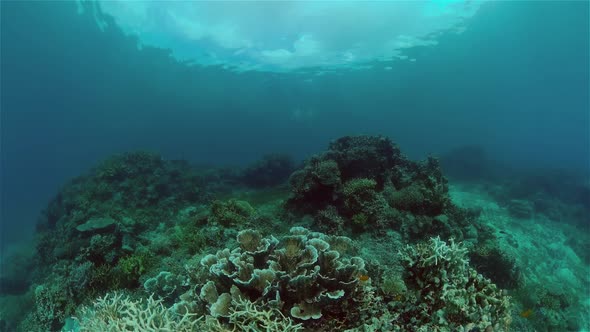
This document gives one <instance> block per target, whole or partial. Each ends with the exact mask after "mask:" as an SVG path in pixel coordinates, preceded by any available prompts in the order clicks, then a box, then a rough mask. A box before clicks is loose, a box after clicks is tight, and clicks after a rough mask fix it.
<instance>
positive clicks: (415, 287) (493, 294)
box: [397, 237, 512, 331]
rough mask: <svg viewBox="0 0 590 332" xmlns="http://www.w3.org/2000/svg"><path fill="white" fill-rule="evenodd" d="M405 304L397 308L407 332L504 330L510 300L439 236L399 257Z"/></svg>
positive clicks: (462, 250)
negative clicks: (406, 293)
mask: <svg viewBox="0 0 590 332" xmlns="http://www.w3.org/2000/svg"><path fill="white" fill-rule="evenodd" d="M400 254H401V256H402V261H403V262H404V266H405V267H406V271H407V273H408V274H407V278H406V285H408V288H409V290H410V291H411V293H409V294H412V295H411V296H408V298H413V299H412V300H410V301H407V302H405V303H401V304H400V305H399V309H398V310H400V312H401V314H400V319H401V321H398V322H397V324H403V325H402V326H404V327H405V328H406V329H408V330H418V329H422V330H429V331H436V330H440V329H441V328H445V329H444V330H450V331H457V330H463V331H473V330H480V331H484V330H492V331H508V330H509V326H510V323H511V321H512V318H511V314H510V310H511V307H510V298H509V297H508V296H507V295H505V294H504V292H503V291H502V290H501V289H498V288H497V287H496V285H494V284H493V283H492V282H491V281H490V280H489V279H486V278H484V277H483V276H482V275H481V274H478V273H477V271H475V270H474V269H472V268H470V267H469V261H468V258H467V249H466V248H465V247H464V246H462V245H461V244H458V243H455V242H454V241H452V240H451V241H450V243H446V242H444V241H441V240H440V239H439V238H438V237H436V238H431V239H430V241H429V242H428V243H419V244H417V245H415V246H408V247H407V248H406V249H405V250H403V251H402V252H401V253H400Z"/></svg>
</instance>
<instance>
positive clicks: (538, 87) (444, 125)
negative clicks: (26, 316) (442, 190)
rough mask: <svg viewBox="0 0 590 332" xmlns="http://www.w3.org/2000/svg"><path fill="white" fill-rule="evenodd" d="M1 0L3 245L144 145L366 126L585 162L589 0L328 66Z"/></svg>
mask: <svg viewBox="0 0 590 332" xmlns="http://www.w3.org/2000/svg"><path fill="white" fill-rule="evenodd" d="M1 5H2V22H1V25H2V29H1V30H2V32H1V38H2V53H1V56H2V58H1V66H2V67H1V70H2V71H1V79H2V81H1V83H2V87H1V161H2V172H1V176H2V178H1V181H2V182H1V190H2V210H1V218H2V225H3V227H2V243H3V244H6V243H10V242H15V241H19V240H21V239H26V238H28V237H29V236H30V234H31V232H32V230H33V228H34V225H35V222H36V218H37V216H38V215H39V213H40V211H41V210H42V209H43V208H44V207H45V206H46V204H47V202H48V200H49V199H50V197H52V196H53V195H54V194H55V193H56V192H57V191H58V190H59V188H60V187H61V186H62V185H63V184H64V182H65V181H66V180H67V179H69V178H72V177H74V176H76V175H79V174H81V173H83V172H84V171H86V170H88V169H89V168H90V167H92V166H93V165H95V164H96V163H97V162H98V161H99V160H102V159H104V158H106V157H107V156H109V155H111V154H113V153H116V152H123V151H130V150H135V149H147V150H151V151H157V152H160V153H161V154H162V155H163V156H164V157H165V158H170V159H174V158H179V159H187V160H190V161H194V162H198V163H207V164H225V165H243V164H246V163H249V162H252V161H253V160H256V159H257V158H259V157H260V156H262V155H263V154H265V153H268V152H275V151H279V152H286V153H289V154H291V155H292V156H294V157H295V158H297V159H302V158H305V157H307V156H309V155H310V154H312V153H314V152H317V151H320V150H322V149H324V148H325V147H326V145H327V144H328V142H329V141H330V140H331V139H334V138H337V137H339V136H342V135H349V134H360V133H366V134H384V135H387V136H389V137H391V138H392V139H393V140H394V141H395V142H396V143H398V144H399V145H400V146H402V147H403V150H404V152H405V153H407V154H408V155H409V156H410V157H412V158H422V157H424V156H425V155H427V154H429V153H433V154H440V153H444V152H446V151H448V150H451V149H453V148H455V147H459V146H463V145H465V144H467V143H468V144H475V145H481V146H483V147H484V148H485V149H486V150H487V151H488V152H489V154H490V155H492V156H494V157H495V158H497V159H500V160H501V161H502V162H504V163H506V164H510V165H514V166H518V167H523V168H543V167H548V168H561V169H568V170H574V171H582V172H588V165H589V150H590V146H589V144H590V143H589V140H590V136H589V111H588V110H589V84H588V71H589V68H588V59H589V54H588V50H589V40H590V38H589V36H588V31H589V29H588V2H585V1H571V2H563V1H542V2H526V1H518V2H512V1H503V2H495V3H487V4H484V5H483V6H482V8H481V9H480V10H479V11H478V13H477V14H476V15H475V16H474V17H473V18H472V19H471V20H470V21H469V26H468V29H467V30H466V31H465V32H463V33H462V34H454V33H448V34H442V35H441V36H439V37H437V40H438V44H437V45H435V46H424V47H415V48H411V49H408V50H406V51H405V53H406V54H408V55H410V56H411V57H413V58H415V59H416V61H414V62H411V61H391V62H378V63H374V64H373V67H372V68H370V69H364V70H346V69H341V70H336V71H334V72H333V73H329V74H326V75H321V76H318V75H315V74H313V73H266V72H256V71H253V72H233V71H231V70H227V69H224V68H222V67H221V66H210V67H200V66H198V65H193V66H188V65H186V64H183V63H179V62H177V61H175V60H174V58H172V57H171V55H170V52H169V51H167V50H163V49H157V48H153V47H147V46H146V47H143V48H141V49H138V48H137V40H135V39H134V38H132V37H128V36H126V35H125V34H124V33H123V32H122V31H121V30H120V29H119V28H118V27H117V25H116V24H114V23H113V22H110V23H111V24H109V25H108V27H107V28H106V29H104V31H102V30H101V29H100V27H99V26H98V25H97V24H96V20H95V18H94V14H93V13H92V12H91V11H86V12H84V13H82V14H79V13H78V12H77V8H76V4H75V3H73V2H54V1H51V2H41V1H39V2H28V1H19V2H17V1H3V2H2V4H1ZM105 20H106V21H107V22H108V21H109V19H108V17H107V18H105ZM385 67H391V68H390V69H387V70H386V69H385Z"/></svg>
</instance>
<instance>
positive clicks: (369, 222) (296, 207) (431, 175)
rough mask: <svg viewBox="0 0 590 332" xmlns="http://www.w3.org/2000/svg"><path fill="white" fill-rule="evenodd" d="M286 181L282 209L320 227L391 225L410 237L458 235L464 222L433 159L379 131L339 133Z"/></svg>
mask: <svg viewBox="0 0 590 332" xmlns="http://www.w3.org/2000/svg"><path fill="white" fill-rule="evenodd" d="M289 182H290V185H291V189H292V195H291V197H290V199H289V201H288V202H287V207H288V209H289V210H290V211H292V212H294V213H295V214H309V215H312V216H313V218H314V220H315V225H314V227H317V228H318V229H320V230H322V231H325V232H343V231H344V232H346V231H348V232H351V231H352V232H358V231H362V230H371V231H374V232H383V231H384V230H386V229H395V230H398V231H401V232H402V233H403V235H404V236H405V237H406V238H407V239H414V240H418V239H423V238H427V237H428V236H433V235H435V234H438V235H440V236H444V237H447V238H448V237H450V236H451V235H453V236H456V237H458V238H463V234H462V231H463V230H464V228H462V226H463V225H466V224H467V223H468V222H467V221H466V220H465V219H464V218H463V219H460V218H459V217H463V216H462V215H460V214H457V213H455V211H456V210H458V208H457V207H456V206H453V204H452V202H451V201H450V198H449V195H448V187H447V180H446V178H445V177H444V176H443V175H442V172H441V170H440V167H439V164H438V161H437V160H436V159H435V158H432V157H429V158H428V159H427V160H426V161H424V162H413V161H410V160H408V159H407V158H406V157H405V156H403V155H402V154H401V152H400V150H399V148H398V147H397V146H396V145H394V144H393V143H392V142H391V141H390V140H389V139H387V138H385V137H382V136H347V137H343V138H340V139H338V140H336V141H334V142H332V143H331V144H330V146H329V148H328V150H327V151H326V152H324V153H321V154H319V155H316V156H314V157H312V158H310V159H309V160H308V161H307V162H306V163H305V165H304V167H303V168H302V169H299V170H297V171H295V172H294V173H293V174H292V175H291V178H290V180H289ZM450 216H453V218H450ZM428 229H431V230H432V229H436V233H434V234H433V233H429V232H428Z"/></svg>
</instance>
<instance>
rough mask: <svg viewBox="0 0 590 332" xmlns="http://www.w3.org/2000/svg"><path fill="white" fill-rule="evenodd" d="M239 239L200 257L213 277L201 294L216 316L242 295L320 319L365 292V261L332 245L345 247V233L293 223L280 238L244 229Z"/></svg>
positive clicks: (294, 314)
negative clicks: (361, 281) (233, 245)
mask: <svg viewBox="0 0 590 332" xmlns="http://www.w3.org/2000/svg"><path fill="white" fill-rule="evenodd" d="M237 240H238V243H239V245H240V246H239V247H238V248H235V249H233V250H231V251H230V250H229V249H224V250H220V251H218V252H217V253H216V254H215V255H212V254H210V255H207V256H205V257H203V259H202V260H201V265H202V267H203V268H204V269H205V270H206V272H207V274H208V278H209V280H208V281H207V282H206V283H205V284H204V285H203V286H202V287H201V291H200V293H201V296H200V297H201V300H202V301H205V302H207V303H208V307H209V313H210V314H211V315H212V316H214V317H215V316H221V317H228V316H229V315H230V308H231V307H232V303H233V302H235V300H232V299H235V298H236V296H238V298H239V299H241V300H248V301H252V302H253V303H255V304H257V305H264V306H270V307H271V308H276V309H277V310H279V311H280V312H281V313H282V314H283V315H285V316H287V317H288V316H290V317H292V318H294V319H297V320H300V321H307V320H318V319H320V318H322V317H324V316H328V317H330V316H334V315H341V314H345V312H344V310H346V309H345V308H346V307H347V304H346V302H349V301H353V299H354V296H355V294H357V293H358V292H360V290H359V288H360V287H358V283H359V280H358V276H359V275H360V274H362V273H366V271H365V269H364V261H363V259H361V258H360V257H344V255H343V254H341V253H340V252H339V251H336V250H333V249H331V243H334V244H335V246H336V247H341V248H342V247H343V243H346V241H344V240H342V239H341V238H340V237H334V236H327V235H324V234H322V233H316V232H311V231H309V230H307V229H305V228H301V227H294V228H292V229H291V231H290V235H287V236H284V237H283V238H281V240H278V239H276V238H275V237H273V236H269V237H262V236H261V235H260V234H259V233H258V232H257V231H255V230H244V231H241V232H240V233H239V234H238V236H237ZM236 294H239V295H236Z"/></svg>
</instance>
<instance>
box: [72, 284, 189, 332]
mask: <svg viewBox="0 0 590 332" xmlns="http://www.w3.org/2000/svg"><path fill="white" fill-rule="evenodd" d="M76 320H78V325H79V326H78V331H80V332H85V331H88V332H96V331H105V332H127V331H145V332H162V331H170V332H172V331H175V332H176V331H178V332H189V331H198V330H201V329H200V326H201V321H200V319H197V318H196V317H194V315H192V314H189V313H185V314H184V315H177V314H175V313H174V312H172V311H171V310H170V309H169V308H167V307H165V306H164V305H163V304H162V301H161V300H155V299H154V298H153V297H152V296H150V297H149V298H148V299H147V300H146V301H145V302H144V301H143V299H139V300H132V299H130V298H129V296H125V295H123V294H122V293H110V294H107V295H105V296H104V297H99V298H98V299H97V300H96V301H95V302H94V303H93V305H92V306H90V307H88V306H84V307H82V308H81V310H80V313H79V316H78V318H76Z"/></svg>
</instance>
